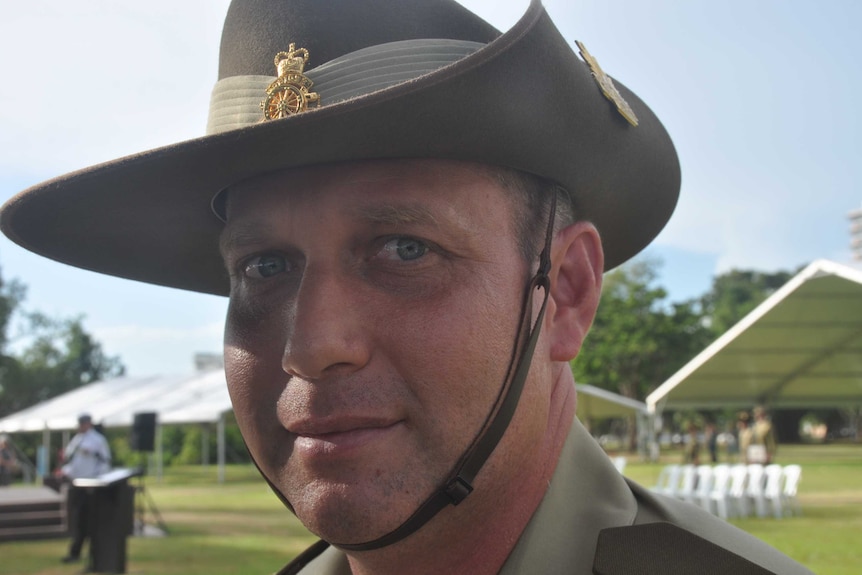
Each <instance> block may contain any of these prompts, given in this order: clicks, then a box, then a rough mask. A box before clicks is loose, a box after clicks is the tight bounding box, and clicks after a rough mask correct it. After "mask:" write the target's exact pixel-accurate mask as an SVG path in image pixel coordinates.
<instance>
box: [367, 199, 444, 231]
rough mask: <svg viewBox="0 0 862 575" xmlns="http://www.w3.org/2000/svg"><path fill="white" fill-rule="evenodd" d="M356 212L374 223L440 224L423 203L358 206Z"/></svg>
mask: <svg viewBox="0 0 862 575" xmlns="http://www.w3.org/2000/svg"><path fill="white" fill-rule="evenodd" d="M356 214H357V215H358V216H359V217H360V218H362V219H363V220H366V221H368V222H370V223H372V224H385V225H398V224H430V225H434V226H435V227H436V226H438V225H439V222H438V221H437V217H436V216H435V215H434V214H433V213H432V211H431V210H429V209H428V207H427V206H424V205H421V204H411V205H392V204H384V205H372V206H359V207H358V208H356Z"/></svg>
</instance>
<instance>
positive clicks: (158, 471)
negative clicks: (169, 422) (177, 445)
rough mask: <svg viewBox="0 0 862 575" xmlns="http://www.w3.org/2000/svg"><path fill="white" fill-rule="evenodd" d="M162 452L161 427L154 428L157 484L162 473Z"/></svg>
mask: <svg viewBox="0 0 862 575" xmlns="http://www.w3.org/2000/svg"><path fill="white" fill-rule="evenodd" d="M164 455H165V453H164V450H163V449H162V425H161V424H158V425H157V426H156V478H157V479H158V481H159V483H161V481H162V472H163V470H164Z"/></svg>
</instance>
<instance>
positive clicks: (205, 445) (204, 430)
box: [201, 423, 210, 467]
mask: <svg viewBox="0 0 862 575" xmlns="http://www.w3.org/2000/svg"><path fill="white" fill-rule="evenodd" d="M209 464H210V426H209V424H208V423H201V465H203V466H204V467H209Z"/></svg>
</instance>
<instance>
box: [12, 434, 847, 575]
mask: <svg viewBox="0 0 862 575" xmlns="http://www.w3.org/2000/svg"><path fill="white" fill-rule="evenodd" d="M779 457H780V462H781V463H790V462H797V463H800V464H802V466H803V473H802V482H801V484H800V487H799V499H800V502H801V504H802V510H803V515H802V516H801V517H793V518H786V519H782V520H776V519H745V520H734V521H733V523H734V524H736V525H737V526H739V527H740V528H742V529H744V530H746V531H748V532H750V533H753V534H754V535H756V536H757V537H759V538H761V539H763V540H765V541H766V542H768V543H769V544H771V545H773V546H775V547H777V548H778V549H780V550H782V551H784V552H785V553H787V554H788V555H790V556H791V557H793V558H795V559H796V560H798V561H800V562H801V563H803V564H804V565H806V566H808V567H809V568H810V569H811V570H813V571H814V572H815V573H818V574H819V575H850V574H853V575H857V574H858V573H860V572H862V545H860V543H859V541H860V535H862V445H848V444H844V445H827V446H782V449H781V451H780V453H779ZM678 460H679V455H677V454H669V455H666V456H665V459H664V460H663V461H662V462H660V463H657V464H656V463H649V464H647V463H639V462H637V461H634V460H631V459H630V461H629V464H628V466H627V467H626V475H627V476H629V477H631V478H633V479H635V480H637V481H639V482H640V483H642V484H644V485H647V486H649V485H653V484H654V483H655V481H656V479H657V478H658V474H659V471H660V470H661V467H662V465H664V464H665V463H668V462H671V461H678ZM215 474H216V470H215V468H214V467H209V468H201V467H171V468H168V469H166V471H165V477H164V478H163V479H162V481H161V482H156V480H155V479H154V478H152V477H150V478H148V480H147V490H148V491H149V494H150V496H151V498H152V500H153V501H154V502H155V504H156V506H157V507H158V509H159V511H160V512H161V515H162V518H163V519H164V521H165V523H166V524H167V527H168V528H169V530H170V535H169V536H168V537H164V538H137V537H133V538H130V539H129V545H128V572H129V573H132V574H167V575H173V574H177V575H179V574H183V575H196V574H201V575H203V574H206V575H219V574H235V573H242V574H245V573H261V574H262V573H272V572H274V571H277V570H278V569H279V568H280V567H281V566H282V565H284V564H285V563H286V562H287V561H288V560H289V559H290V558H291V557H293V556H294V555H295V554H296V553H298V552H299V551H301V550H302V549H304V548H305V547H307V546H308V545H309V544H310V543H311V542H313V541H314V537H312V536H311V535H309V534H308V533H307V532H306V531H305V529H304V528H303V527H302V525H300V524H299V522H298V521H297V520H296V519H295V518H294V517H293V516H292V515H291V514H290V513H289V512H288V511H287V510H285V509H284V507H282V505H281V503H280V502H279V501H278V499H277V498H276V497H275V495H273V494H272V492H270V490H269V488H268V487H267V486H266V484H265V483H264V482H263V481H262V480H261V479H260V478H259V477H258V475H257V471H256V470H255V469H254V468H253V467H251V466H229V467H228V469H227V481H226V483H224V484H222V485H219V484H217V483H216V481H215ZM147 518H148V522H150V523H152V522H153V519H154V517H153V515H152V514H148V515H147ZM66 545H67V541H66V540H49V541H27V542H7V543H0V575H36V574H38V575H70V574H72V573H77V572H78V571H79V570H80V566H68V565H61V564H60V563H59V562H58V559H59V558H60V557H61V556H62V555H64V554H65V551H66Z"/></svg>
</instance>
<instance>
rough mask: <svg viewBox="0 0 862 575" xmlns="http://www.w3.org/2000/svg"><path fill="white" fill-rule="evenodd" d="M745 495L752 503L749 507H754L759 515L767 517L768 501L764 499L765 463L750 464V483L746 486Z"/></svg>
mask: <svg viewBox="0 0 862 575" xmlns="http://www.w3.org/2000/svg"><path fill="white" fill-rule="evenodd" d="M745 496H746V497H747V498H748V501H749V503H750V506H749V509H754V512H755V513H756V514H757V516H758V517H765V516H766V501H764V499H763V465H762V464H760V463H749V464H748V484H747V485H746V487H745Z"/></svg>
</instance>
